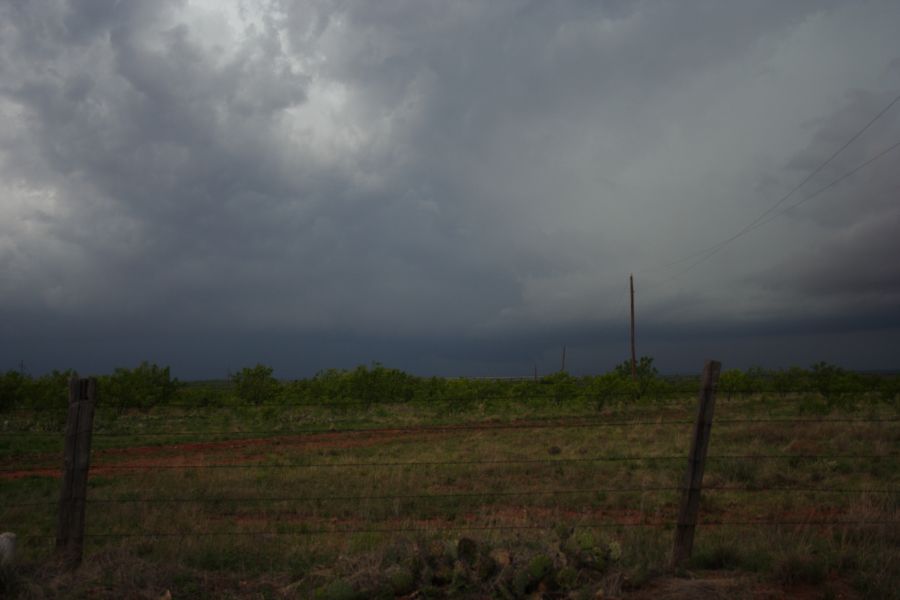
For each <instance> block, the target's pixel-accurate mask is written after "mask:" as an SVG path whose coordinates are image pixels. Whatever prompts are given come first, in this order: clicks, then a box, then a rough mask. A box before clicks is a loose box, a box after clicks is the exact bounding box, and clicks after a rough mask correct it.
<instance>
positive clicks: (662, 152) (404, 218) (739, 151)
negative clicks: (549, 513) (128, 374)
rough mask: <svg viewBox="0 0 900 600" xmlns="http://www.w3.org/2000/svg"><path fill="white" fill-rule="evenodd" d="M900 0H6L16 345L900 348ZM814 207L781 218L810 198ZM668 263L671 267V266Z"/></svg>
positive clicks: (453, 350) (440, 356)
mask: <svg viewBox="0 0 900 600" xmlns="http://www.w3.org/2000/svg"><path fill="white" fill-rule="evenodd" d="M898 31H900V3H898V2H896V1H895V0H890V1H888V0H885V1H861V2H846V1H835V2H827V1H823V0H815V1H808V2H807V1H801V0H796V1H791V2H785V1H784V0H771V1H764V0H755V1H745V0H734V1H708V0H704V1H700V0H697V1H693V0H691V1H683V2H670V1H667V0H658V1H654V0H646V1H635V2H628V1H624V0H622V1H606V2H599V1H593V0H592V1H582V2H576V1H571V2H545V1H543V0H534V1H531V2H526V1H519V0H457V1H448V0H405V1H399V0H378V1H372V0H358V1H354V0H331V1H329V0H309V1H299V0H298V1H290V0H203V1H194V0H146V1H139V0H133V1H132V0H129V1H121V0H0V369H2V370H5V369H10V368H18V366H19V363H20V361H23V362H24V364H25V366H26V368H27V369H28V370H29V371H31V372H33V373H41V372H44V371H46V370H48V369H51V368H69V367H72V368H76V369H79V370H80V371H81V372H83V373H88V372H92V373H103V372H108V371H110V370H111V369H112V368H114V367H116V366H134V365H135V364H137V363H138V362H139V361H141V360H143V359H147V360H151V361H155V362H157V363H159V364H166V365H171V366H172V368H173V370H174V372H175V374H176V375H178V376H180V377H182V378H195V377H222V376H224V375H225V374H226V373H227V372H228V371H229V370H232V371H233V370H236V369H238V368H240V367H242V366H246V365H252V364H255V363H257V362H263V363H267V364H269V365H272V366H274V367H275V368H276V374H277V375H280V376H283V377H294V376H302V375H309V374H312V373H314V372H315V371H317V370H319V369H322V368H327V367H337V368H347V367H353V366H355V365H357V364H360V363H366V364H368V363H371V362H372V361H380V362H382V363H384V364H386V365H388V366H393V367H399V368H403V369H407V370H410V371H413V372H416V373H421V374H446V375H514V374H530V373H531V371H532V368H533V366H534V365H535V364H536V365H537V367H538V369H539V370H540V371H541V372H544V373H546V372H548V371H551V370H555V369H557V368H559V363H560V348H561V346H562V345H564V344H565V345H566V346H567V358H568V366H569V367H570V370H572V371H574V372H577V373H588V372H598V371H605V370H608V369H609V368H611V367H612V366H613V365H615V364H616V363H618V362H621V361H622V360H624V359H625V358H626V356H627V352H628V350H627V346H626V341H627V306H628V295H627V288H628V274H629V273H631V272H633V273H634V275H635V287H636V308H637V341H638V353H639V354H647V355H651V356H654V357H655V360H656V363H657V364H658V365H659V367H660V368H661V369H662V370H663V371H667V372H679V371H687V372H697V371H699V370H700V368H701V367H702V363H703V360H704V359H705V358H718V359H720V360H722V361H723V363H724V367H725V368H729V367H741V368H744V367H748V366H750V365H755V364H759V365H764V366H770V367H777V366H790V365H801V366H808V365H809V364H811V363H812V362H814V361H818V360H826V361H829V362H835V363H839V364H842V365H844V366H847V367H852V368H871V369H875V368H898V367H900V235H898V232H900V202H898V199H900V148H898V149H896V150H894V151H892V152H889V153H887V154H885V155H883V156H882V157H881V158H879V159H877V160H875V161H874V162H872V163H871V164H869V165H868V166H866V167H864V168H862V169H860V170H859V171H858V172H856V173H854V174H852V175H851V176H849V177H846V178H845V179H843V180H841V181H840V182H839V183H837V184H835V185H834V186H833V187H831V188H829V189H827V190H826V191H824V192H822V193H820V194H819V195H817V196H815V197H812V198H810V199H809V200H806V201H804V199H805V198H806V197H808V196H809V195H810V194H812V193H814V192H816V190H818V189H820V188H822V187H823V186H825V185H827V184H829V183H830V182H832V181H834V180H835V179H837V178H839V177H841V176H842V175H844V174H845V173H848V172H849V171H851V170H852V169H854V168H856V167H857V166H858V165H860V164H862V163H863V162H865V161H866V160H868V159H870V158H872V157H874V156H876V155H877V154H878V153H880V152H882V151H884V150H886V149H888V148H890V147H891V146H892V145H893V144H895V143H897V142H900V103H898V104H896V105H894V107H893V108H892V109H890V110H888V111H887V112H886V113H885V114H884V115H883V116H882V117H881V118H880V119H878V121H876V122H875V123H874V124H873V125H872V126H871V127H870V128H869V129H867V130H866V131H865V133H863V135H861V136H860V137H859V138H858V139H856V140H855V141H854V142H853V143H852V144H851V145H850V146H849V147H847V148H846V149H845V150H844V151H843V152H841V153H840V154H838V156H837V157H835V158H834V160H833V161H831V162H830V163H829V164H828V165H827V166H826V167H825V168H823V169H822V170H821V171H820V172H818V173H817V174H816V175H815V176H814V177H812V179H811V180H810V181H809V182H808V183H806V184H805V185H804V186H803V187H802V188H801V189H800V190H799V191H797V192H796V193H795V194H794V195H792V196H791V197H790V198H788V199H787V200H786V201H784V202H783V203H782V204H780V205H778V208H777V209H776V210H775V211H773V212H772V213H770V215H777V216H776V217H775V218H773V219H772V220H771V221H770V222H768V223H767V224H766V225H765V226H763V227H760V228H758V229H755V230H753V231H751V232H749V233H748V234H747V235H744V236H742V237H740V238H738V239H736V240H734V241H733V242H731V243H729V244H727V245H726V246H724V247H723V248H722V249H721V251H718V252H716V253H715V254H713V255H712V256H710V257H709V258H708V259H707V260H704V261H702V262H697V261H696V260H694V259H692V258H691V257H694V256H696V255H697V253H698V252H700V251H702V250H704V249H706V248H710V247H712V246H715V245H716V244H717V243H718V242H721V241H723V240H726V239H728V238H729V237H731V236H732V235H734V234H736V233H738V232H740V231H741V230H742V229H743V228H744V227H746V226H748V225H750V224H752V223H753V222H754V221H755V220H756V219H757V217H759V216H760V215H762V214H763V213H765V211H767V210H769V209H771V208H772V207H773V206H775V205H776V203H777V202H778V201H779V200H780V199H781V198H783V197H784V196H785V195H786V194H787V193H788V192H790V191H791V189H792V188H794V187H795V186H796V185H797V184H799V183H800V182H801V181H803V180H804V179H805V178H806V177H807V176H809V175H810V173H812V172H813V171H814V170H815V169H816V168H817V167H819V166H820V165H821V164H822V163H823V162H824V161H825V160H826V159H828V158H829V157H830V156H831V155H832V154H833V153H834V152H835V151H837V150H838V149H839V148H840V147H841V146H842V145H843V144H844V143H845V142H847V141H848V140H849V139H850V138H852V137H853V135H854V134H855V133H857V132H858V131H859V130H860V129H862V128H863V127H864V126H865V125H866V124H867V123H868V122H869V121H870V120H871V119H872V118H873V117H874V116H875V115H877V114H878V113H879V111H881V110H882V109H883V108H884V107H885V106H887V105H888V103H890V102H891V100H892V99H894V98H895V97H896V96H897V95H898V94H900V36H898V34H897V32H898ZM797 202H802V204H801V205H799V206H797V207H796V208H794V209H792V210H790V211H788V212H785V213H781V212H780V211H781V210H782V209H784V208H786V207H788V206H791V205H792V204H795V203H797ZM673 263H674V264H673Z"/></svg>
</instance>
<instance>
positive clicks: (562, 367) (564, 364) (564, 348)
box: [559, 344, 566, 373]
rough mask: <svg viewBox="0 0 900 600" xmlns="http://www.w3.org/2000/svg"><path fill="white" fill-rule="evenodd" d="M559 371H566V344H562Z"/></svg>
mask: <svg viewBox="0 0 900 600" xmlns="http://www.w3.org/2000/svg"><path fill="white" fill-rule="evenodd" d="M559 371H560V373H565V372H566V346H565V344H563V347H562V366H561V367H560V369H559Z"/></svg>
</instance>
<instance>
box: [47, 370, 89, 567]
mask: <svg viewBox="0 0 900 600" xmlns="http://www.w3.org/2000/svg"><path fill="white" fill-rule="evenodd" d="M96 400H97V380H96V379H93V378H91V379H79V378H78V377H75V376H73V377H72V378H71V379H69V413H68V416H67V417H66V440H65V447H64V449H63V474H62V475H63V476H62V488H61V490H60V494H59V524H58V526H57V529H56V552H57V554H58V555H59V556H60V557H61V558H62V559H63V560H64V561H65V562H66V563H67V565H68V566H69V567H71V568H75V567H77V566H78V565H79V564H81V556H82V550H83V547H84V508H85V500H86V498H87V480H88V468H89V467H90V458H91V433H92V430H93V426H94V407H95V406H96Z"/></svg>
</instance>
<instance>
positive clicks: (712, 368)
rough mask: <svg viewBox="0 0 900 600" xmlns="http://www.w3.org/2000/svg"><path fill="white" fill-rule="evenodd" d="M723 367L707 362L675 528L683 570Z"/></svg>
mask: <svg viewBox="0 0 900 600" xmlns="http://www.w3.org/2000/svg"><path fill="white" fill-rule="evenodd" d="M721 370H722V363H720V362H718V361H715V360H708V361H706V365H705V366H704V367H703V378H702V380H701V383H700V402H699V408H698V410H697V421H696V423H694V437H693V440H692V441H691V454H690V457H689V458H688V468H687V473H686V474H685V477H684V487H683V488H682V493H681V506H680V507H679V509H678V525H677V527H676V528H675V546H674V548H673V549H672V567H673V568H676V567H678V566H680V565H681V564H682V563H683V562H684V561H685V560H687V559H688V558H690V557H691V551H692V550H693V547H694V530H695V529H696V527H697V515H698V514H699V513H700V489H701V487H702V484H703V468H704V467H705V466H706V451H707V449H709V434H710V430H711V429H712V420H713V410H714V409H715V405H716V386H717V385H718V382H719V372H720V371H721Z"/></svg>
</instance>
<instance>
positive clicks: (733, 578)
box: [623, 571, 861, 600]
mask: <svg viewBox="0 0 900 600" xmlns="http://www.w3.org/2000/svg"><path fill="white" fill-rule="evenodd" d="M825 597H830V598H835V599H839V600H859V599H860V598H861V596H860V595H859V594H858V593H857V592H856V591H855V590H854V589H853V588H852V587H850V585H848V584H847V583H846V582H845V581H843V580H841V579H838V578H835V577H833V578H830V579H829V580H828V581H826V582H824V583H823V584H821V585H790V586H781V585H778V584H775V583H772V582H770V581H766V580H765V579H762V578H760V577H759V576H753V575H747V574H742V573H738V572H731V571H719V572H698V573H692V574H691V577H688V578H680V577H661V578H659V579H656V580H654V581H652V582H650V583H649V584H647V585H646V586H643V587H641V588H640V589H639V590H635V591H633V592H631V593H627V594H625V595H624V596H623V598H625V599H627V600H651V599H652V600H695V599H698V598H704V599H707V598H708V599H712V600H720V599H721V600H726V599H727V600H819V599H820V598H825Z"/></svg>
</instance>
